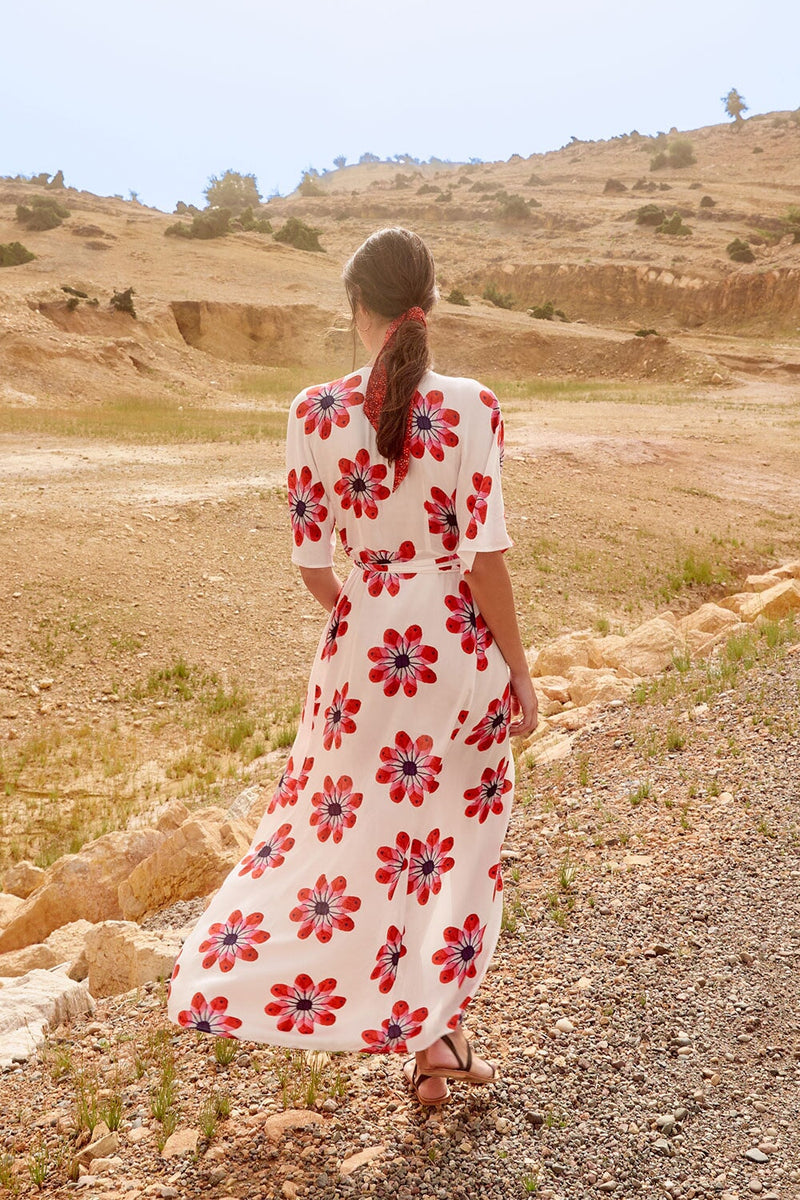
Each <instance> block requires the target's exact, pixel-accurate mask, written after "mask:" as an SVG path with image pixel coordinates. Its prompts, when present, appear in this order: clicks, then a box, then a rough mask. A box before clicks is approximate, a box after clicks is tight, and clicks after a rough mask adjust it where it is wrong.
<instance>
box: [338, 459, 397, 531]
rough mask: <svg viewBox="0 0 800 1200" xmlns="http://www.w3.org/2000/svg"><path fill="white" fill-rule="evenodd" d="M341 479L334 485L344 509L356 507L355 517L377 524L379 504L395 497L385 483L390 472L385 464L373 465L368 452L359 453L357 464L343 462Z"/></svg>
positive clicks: (340, 463)
mask: <svg viewBox="0 0 800 1200" xmlns="http://www.w3.org/2000/svg"><path fill="white" fill-rule="evenodd" d="M339 471H340V473H341V478H340V479H337V481H336V483H335V484H334V485H333V490H334V491H335V492H336V495H337V496H338V497H339V502H340V504H341V506H342V508H352V510H353V514H354V516H356V517H360V516H361V515H362V513H363V515H364V516H366V517H369V518H370V520H372V521H374V520H375V518H376V517H377V515H378V501H379V500H385V499H386V498H387V497H388V496H390V495H391V492H390V491H389V488H388V487H386V485H385V484H384V482H383V480H384V479H385V478H386V475H387V469H386V467H385V466H384V465H383V463H378V464H377V465H376V466H374V467H373V466H372V464H371V462H370V458H369V451H368V450H364V449H362V450H359V451H358V453H357V454H356V457H355V461H353V460H352V459H349V458H340V459H339Z"/></svg>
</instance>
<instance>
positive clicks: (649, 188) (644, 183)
mask: <svg viewBox="0 0 800 1200" xmlns="http://www.w3.org/2000/svg"><path fill="white" fill-rule="evenodd" d="M633 191H634V192H655V191H658V184H657V183H656V182H655V180H653V179H637V180H636V183H635V184H634V185H633Z"/></svg>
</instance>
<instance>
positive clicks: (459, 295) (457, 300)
mask: <svg viewBox="0 0 800 1200" xmlns="http://www.w3.org/2000/svg"><path fill="white" fill-rule="evenodd" d="M445 299H446V300H447V303H448V304H460V305H462V306H463V307H464V308H469V300H468V299H467V297H466V296H465V295H464V293H463V292H462V290H461V288H453V290H452V292H451V293H450V295H449V296H446V297H445Z"/></svg>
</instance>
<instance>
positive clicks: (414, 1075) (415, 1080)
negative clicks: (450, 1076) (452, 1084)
mask: <svg viewBox="0 0 800 1200" xmlns="http://www.w3.org/2000/svg"><path fill="white" fill-rule="evenodd" d="M408 1067H413V1068H414V1069H413V1071H411V1072H410V1073H409V1071H408V1070H407V1068H408ZM403 1074H404V1075H405V1077H406V1079H407V1080H408V1082H409V1083H410V1084H411V1086H412V1088H413V1089H414V1095H415V1096H416V1097H417V1100H418V1101H419V1102H420V1104H425V1105H427V1106H428V1107H429V1108H435V1107H436V1106H437V1105H440V1104H446V1103H447V1101H448V1100H449V1099H450V1089H449V1087H447V1086H446V1085H445V1089H444V1095H443V1096H437V1097H436V1099H435V1100H428V1099H427V1098H426V1097H425V1096H421V1095H420V1094H419V1085H420V1084H421V1083H424V1082H425V1080H426V1079H432V1078H434V1077H433V1076H431V1075H423V1074H422V1072H421V1071H420V1070H419V1068H418V1067H417V1060H416V1059H415V1058H409V1059H407V1060H406V1061H405V1062H404V1063H403Z"/></svg>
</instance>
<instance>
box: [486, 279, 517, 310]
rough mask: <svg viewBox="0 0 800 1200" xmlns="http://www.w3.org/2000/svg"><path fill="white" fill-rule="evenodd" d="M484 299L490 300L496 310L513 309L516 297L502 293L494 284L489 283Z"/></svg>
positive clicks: (508, 293)
mask: <svg viewBox="0 0 800 1200" xmlns="http://www.w3.org/2000/svg"><path fill="white" fill-rule="evenodd" d="M483 299H484V300H488V301H489V303H490V304H493V305H494V306H495V308H513V307H514V297H513V296H512V295H511V293H510V292H501V291H500V290H499V289H498V288H497V286H496V285H495V284H493V283H487V285H486V287H485V288H484V289H483Z"/></svg>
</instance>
